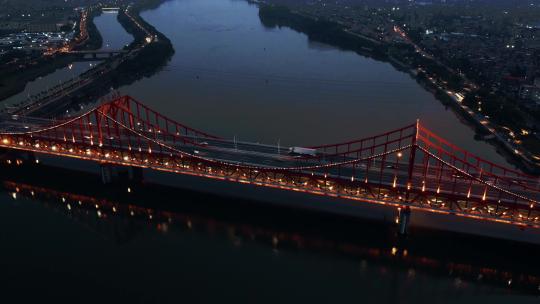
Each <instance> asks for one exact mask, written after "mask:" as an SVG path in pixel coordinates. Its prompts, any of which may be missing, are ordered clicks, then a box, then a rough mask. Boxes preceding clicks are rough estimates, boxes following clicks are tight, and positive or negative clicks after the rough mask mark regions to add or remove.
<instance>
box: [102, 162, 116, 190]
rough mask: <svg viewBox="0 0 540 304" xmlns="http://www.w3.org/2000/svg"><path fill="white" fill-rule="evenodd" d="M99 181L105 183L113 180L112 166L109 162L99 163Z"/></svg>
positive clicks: (110, 182) (107, 183)
mask: <svg viewBox="0 0 540 304" xmlns="http://www.w3.org/2000/svg"><path fill="white" fill-rule="evenodd" d="M101 182H102V183H103V184H105V185H109V184H112V182H113V168H112V166H111V165H109V164H101Z"/></svg>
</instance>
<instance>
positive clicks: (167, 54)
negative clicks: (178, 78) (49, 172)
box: [17, 0, 174, 117]
mask: <svg viewBox="0 0 540 304" xmlns="http://www.w3.org/2000/svg"><path fill="white" fill-rule="evenodd" d="M157 2H160V3H161V2H163V0H159V1H153V0H149V1H146V2H139V3H138V4H137V5H134V6H127V7H122V8H121V9H120V10H119V12H118V22H119V23H120V24H121V25H122V27H123V28H124V29H125V30H126V31H127V32H128V33H130V34H131V35H133V37H134V40H133V42H132V43H131V44H130V45H128V46H126V47H125V50H126V51H127V52H125V53H121V54H118V55H116V56H114V57H112V58H108V59H107V60H105V61H104V62H102V63H100V64H99V65H97V66H96V67H95V68H93V69H92V70H89V71H87V72H86V73H85V74H84V75H81V76H83V77H80V78H81V79H80V80H79V81H78V83H77V86H74V87H73V88H71V89H70V90H69V91H68V92H63V94H62V95H59V96H53V97H54V98H46V99H47V100H46V102H43V99H41V100H38V101H36V102H34V103H32V104H31V105H26V106H24V109H21V111H22V112H20V113H21V114H24V115H33V116H36V115H37V116H46V117H49V116H50V117H56V116H58V115H62V113H66V112H70V110H73V111H74V112H76V111H79V110H80V109H81V108H82V107H84V105H85V104H91V103H95V102H96V101H98V100H99V99H100V98H102V97H103V96H106V95H107V94H109V93H110V92H111V90H114V89H116V88H119V87H121V86H124V85H129V84H131V83H133V82H135V81H137V80H139V79H142V78H143V77H150V76H152V75H153V74H154V73H156V72H158V71H159V70H160V69H161V68H162V67H163V66H164V65H166V63H167V62H168V60H169V59H170V58H171V57H172V55H173V54H174V48H173V46H172V43H171V42H170V40H169V39H168V38H167V37H165V36H164V35H163V34H161V33H160V32H159V31H157V30H156V29H155V28H154V27H152V26H151V25H150V24H148V23H147V22H146V21H144V20H143V19H142V18H141V17H140V12H142V11H143V10H146V9H148V8H152V7H154V6H155V5H156V3H157ZM17 113H19V112H17Z"/></svg>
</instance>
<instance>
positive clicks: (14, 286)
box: [0, 0, 539, 303]
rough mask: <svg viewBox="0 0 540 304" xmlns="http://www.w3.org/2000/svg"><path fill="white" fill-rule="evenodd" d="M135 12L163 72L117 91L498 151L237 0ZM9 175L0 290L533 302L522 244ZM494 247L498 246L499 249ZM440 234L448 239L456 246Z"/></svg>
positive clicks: (399, 85)
mask: <svg viewBox="0 0 540 304" xmlns="http://www.w3.org/2000/svg"><path fill="white" fill-rule="evenodd" d="M143 17H144V18H145V19H146V20H147V21H148V22H149V23H151V24H152V25H154V26H155V27H156V28H157V29H158V30H160V31H162V32H163V33H164V34H165V35H166V36H168V37H169V38H170V39H171V40H172V42H173V43H174V47H175V50H176V54H175V55H174V57H173V58H172V61H171V62H170V64H169V65H168V66H167V67H165V69H164V70H163V71H161V72H160V73H158V74H156V75H154V76H153V77H151V78H146V79H143V80H141V81H139V82H137V83H135V84H133V85H131V86H127V87H124V88H121V92H122V93H128V94H130V95H133V96H134V97H135V98H137V99H139V100H141V101H143V102H145V103H147V104H149V105H150V106H152V107H154V108H156V109H157V110H160V111H162V112H163V113H166V114H167V115H169V116H171V117H172V118H175V119H178V120H179V121H182V122H184V123H186V124H189V125H192V126H194V127H197V128H201V129H204V130H207V131H209V132H213V133H216V134H218V135H221V136H225V137H233V136H234V135H236V136H237V137H238V138H240V139H241V140H253V141H260V142H268V143H275V142H276V141H277V140H278V139H279V140H281V143H282V144H284V145H285V144H290V145H303V144H319V143H327V142H334V141H339V140H344V139H350V138H358V137H363V136H367V135H371V134H374V133H378V132H382V131H386V130H387V129H391V128H396V127H400V126H402V125H404V124H409V123H411V122H414V121H415V119H416V118H420V119H421V121H422V122H423V123H425V124H426V125H427V126H429V127H430V128H432V129H433V130H435V131H437V132H439V133H440V134H441V135H443V136H444V137H447V138H448V139H450V140H451V141H453V142H455V143H457V144H459V145H461V146H462V147H464V148H467V149H469V150H471V151H473V152H475V153H477V154H479V155H482V156H484V157H486V158H489V159H492V160H495V161H497V162H500V163H504V160H503V159H502V158H501V157H500V156H498V155H497V154H496V153H495V151H494V149H493V148H492V147H491V146H489V145H487V144H485V143H483V142H477V141H475V140H474V139H473V136H474V134H473V132H472V131H471V130H470V129H469V128H468V127H466V126H464V125H463V124H461V123H460V122H459V120H458V119H457V118H456V117H455V115H454V114H453V113H452V112H451V111H448V110H446V109H445V108H444V107H443V106H442V105H441V104H440V102H438V101H436V100H435V99H434V98H433V96H432V95H431V94H430V93H428V92H425V91H424V90H423V89H422V88H421V87H420V86H419V85H418V84H417V83H416V82H415V81H414V80H413V79H411V78H410V77H409V75H407V74H404V73H401V72H398V71H396V70H395V69H394V68H393V67H392V66H391V65H390V64H387V63H382V62H377V61H374V60H372V59H368V58H364V57H361V56H358V55H357V54H354V53H351V52H344V51H340V50H337V49H335V48H332V47H329V46H326V45H321V44H318V43H314V42H310V41H308V39H307V37H306V36H305V35H303V34H301V33H297V32H294V31H292V30H290V29H288V28H265V27H264V26H263V25H262V24H261V21H260V20H259V17H258V9H257V7H256V6H254V5H250V4H248V3H247V2H244V1H231V0H176V1H169V2H166V3H165V4H163V5H161V6H160V7H159V8H157V9H155V10H151V11H148V12H145V13H144V14H143ZM99 18H100V19H98V20H97V21H96V23H97V25H98V28H99V29H100V30H101V31H102V32H103V36H104V37H108V38H105V40H106V41H110V43H108V44H109V47H112V48H119V47H121V46H122V45H124V44H125V43H128V42H129V39H128V38H129V37H128V38H126V36H124V35H125V32H124V33H122V31H117V30H110V31H109V29H110V28H111V29H112V28H115V27H114V26H113V25H112V24H114V22H116V21H115V20H116V19H115V18H116V16H115V15H110V14H104V15H102V16H101V17H99ZM103 25H106V26H103ZM116 37H118V39H116ZM122 37H123V38H122ZM23 176H25V177H28V178H23V179H19V180H18V181H16V183H12V180H13V179H14V178H13V176H12V175H10V176H9V177H6V176H5V175H4V176H3V177H2V180H3V183H2V185H3V188H4V190H2V191H0V244H1V245H0V249H1V250H0V291H3V292H2V293H0V299H2V298H6V299H10V300H7V301H3V302H5V303H20V302H29V301H32V302H33V303H35V302H36V301H39V302H46V303H49V302H51V303H54V302H55V301H54V300H56V301H61V302H69V303H80V302H86V303H102V302H105V303H107V302H116V303H179V302H185V303H199V302H204V303H217V302H220V303H282V302H287V303H289V302H290V303H309V302H312V303H362V302H364V303H484V302H486V303H487V302H490V303H536V302H537V301H538V300H539V298H538V296H537V294H536V290H537V288H538V287H537V286H532V287H531V286H526V287H523V286H520V287H519V288H518V287H517V283H516V282H518V281H519V282H524V278H527V276H526V275H527V274H528V270H527V267H526V266H525V267H523V265H522V264H525V265H527V264H526V263H527V259H530V258H531V257H529V256H528V255H527V252H528V251H523V256H521V255H520V254H516V253H513V255H514V256H516V257H517V258H515V259H514V260H512V259H501V260H497V259H495V261H498V262H497V263H489V264H486V263H485V259H484V258H483V256H476V255H475V254H476V252H477V251H479V252H483V253H482V255H485V256H487V255H489V256H490V257H497V255H498V254H497V252H498V250H497V249H494V250H493V251H492V252H491V251H490V252H489V253H487V254H486V253H485V252H484V251H482V250H481V249H482V248H485V247H484V245H482V244H483V243H482V244H479V245H478V246H480V247H478V248H476V249H475V247H474V246H472V247H471V246H470V245H468V247H467V248H464V249H463V250H464V251H465V252H461V257H459V258H458V257H456V256H454V255H453V254H452V255H447V254H445V253H444V250H442V251H443V252H441V250H440V249H439V248H430V244H431V243H430V242H429V238H426V240H425V241H426V242H425V243H421V244H425V245H420V246H418V245H417V246H416V248H417V249H416V250H415V249H413V247H414V246H413V247H408V246H407V245H400V244H398V243H396V238H395V235H394V232H393V231H394V230H393V229H388V227H384V226H381V227H378V226H369V225H367V226H366V224H364V223H360V222H357V221H354V220H353V221H352V222H351V223H348V224H344V223H342V221H341V219H334V218H327V217H324V216H321V217H318V216H313V215H303V214H300V215H298V216H293V215H290V212H288V211H283V212H282V211H279V210H278V211H276V210H272V211H269V212H267V211H266V210H265V209H261V208H260V207H258V206H257V205H254V203H253V202H247V203H246V202H244V203H246V206H256V207H249V208H246V210H244V209H243V208H240V207H239V208H232V209H231V208H229V206H235V204H236V203H237V200H235V199H225V198H220V197H215V196H209V195H204V194H193V193H189V195H188V194H186V193H187V192H186V193H184V192H182V191H176V190H172V189H168V188H163V189H162V188H159V189H154V188H149V189H147V190H144V189H142V190H141V192H144V191H146V192H145V193H138V192H135V194H133V195H132V196H128V197H125V193H124V192H125V191H123V193H124V194H123V196H122V195H120V194H118V193H116V192H114V191H113V190H111V189H109V188H104V187H102V186H100V185H99V178H98V177H91V178H87V179H84V178H81V177H79V176H68V175H67V174H66V173H62V172H56V171H53V170H50V169H48V170H40V171H36V172H33V173H32V172H30V173H25V175H23ZM30 177H32V178H30ZM79 201H80V203H79ZM252 203H253V204H252ZM130 204H133V205H130ZM113 207H114V208H115V210H116V211H113V209H112V208H113ZM194 210H195V211H194ZM261 210H263V211H261ZM366 227H372V228H366ZM373 227H375V228H373ZM365 229H368V231H369V229H373V231H372V232H366V230H365ZM356 231H358V233H356ZM444 237H448V236H444ZM436 238H437V236H435V237H434V238H433V240H436ZM439 242H440V241H439ZM473 243H474V241H473ZM490 244H491V245H489V246H493V245H492V244H493V243H490ZM504 244H505V245H504V246H505V247H504V248H501V250H503V251H505V252H507V251H511V250H510V247H511V245H508V243H504ZM434 247H437V246H434ZM452 247H453V248H454V249H453V250H451V251H452V252H459V250H457V249H456V248H459V247H460V243H458V244H455V246H452ZM506 247H509V248H506ZM489 248H491V247H489ZM407 249H408V250H409V251H407ZM464 257H465V258H464ZM520 257H522V258H523V259H521V258H520ZM533 259H534V258H533ZM464 260H465V261H464ZM491 260H493V259H491ZM518 260H521V266H520V267H517V266H515V265H514V262H515V261H518ZM486 265H488V266H489V267H488V266H486ZM533 265H535V266H534V267H536V265H537V264H536V263H534V264H533ZM524 269H525V270H524ZM529 270H531V272H532V273H533V274H534V273H537V272H538V271H536V269H529ZM488 273H496V275H492V276H488V275H487V274H488ZM523 274H525V275H523ZM13 297H17V300H15V301H13V300H11V298H13Z"/></svg>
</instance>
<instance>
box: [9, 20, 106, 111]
mask: <svg viewBox="0 0 540 304" xmlns="http://www.w3.org/2000/svg"><path fill="white" fill-rule="evenodd" d="M99 15H101V13H100V12H97V13H95V12H92V13H91V17H92V18H90V19H89V21H90V22H88V35H89V37H90V38H89V39H88V40H87V41H85V42H84V44H83V45H82V46H81V50H95V49H99V48H101V46H102V44H103V38H102V37H101V33H99V31H98V30H97V27H96V25H95V23H94V18H95V17H97V16H99ZM76 33H77V35H78V33H79V30H77V31H76ZM77 59H78V56H76V55H73V54H64V53H59V54H55V55H53V56H52V57H44V56H42V57H41V58H39V59H37V61H38V63H37V64H35V65H33V66H32V67H30V68H28V67H27V68H26V69H25V70H24V72H22V73H17V71H19V70H20V69H19V67H9V68H7V69H6V70H2V71H0V76H1V77H2V80H3V83H7V85H4V84H3V83H2V84H1V85H0V105H2V102H3V101H4V100H6V99H8V98H10V97H12V96H14V95H17V94H19V93H21V92H24V90H25V89H26V86H27V84H28V83H29V82H32V81H34V80H36V79H38V78H39V77H44V76H46V75H49V74H51V73H54V72H55V71H56V70H58V69H62V68H64V67H67V66H68V65H69V64H71V63H73V62H75V61H77Z"/></svg>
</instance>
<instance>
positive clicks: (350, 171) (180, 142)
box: [0, 115, 540, 200]
mask: <svg viewBox="0 0 540 304" xmlns="http://www.w3.org/2000/svg"><path fill="white" fill-rule="evenodd" d="M53 124H54V123H53ZM48 125H51V121H50V120H48V119H42V118H28V117H24V118H21V117H18V116H16V115H15V116H11V117H9V116H6V115H4V116H3V117H2V116H0V132H3V133H5V132H14V133H18V132H28V131H33V130H39V129H41V128H43V126H48ZM137 131H138V132H140V133H141V134H143V135H144V136H147V137H148V138H152V139H157V140H158V141H159V142H161V143H163V144H164V145H165V146H168V147H172V148H174V149H177V150H178V151H182V152H185V153H187V154H193V155H196V156H198V157H201V158H205V159H211V160H218V161H223V162H227V163H231V164H239V165H248V166H254V167H264V168H297V167H303V166H314V165H320V164H330V163H338V162H351V161H354V160H355V159H354V158H350V157H346V158H344V157H343V156H327V157H323V154H322V153H320V152H319V153H318V156H319V157H317V158H311V159H310V158H309V157H302V156H298V155H297V156H294V155H290V154H289V147H278V146H274V145H265V144H259V143H250V142H239V141H235V140H228V139H209V138H196V137H190V136H180V137H175V140H173V139H172V137H173V135H171V134H168V135H163V134H162V133H158V132H155V130H144V129H143V128H142V127H139V128H138V130H137ZM74 132H76V133H77V134H80V133H79V131H78V130H77V131H74ZM97 133H98V132H97V130H96V128H95V127H94V130H92V132H91V133H90V131H89V130H85V131H83V133H82V135H83V137H84V138H86V140H87V141H88V142H90V141H91V140H94V141H96V139H95V138H96V134H97ZM103 134H107V131H106V130H105V129H103ZM121 134H124V135H122V138H121V140H120V141H118V138H115V135H111V137H110V138H108V137H107V136H105V135H104V138H103V145H104V146H105V147H109V148H112V149H117V150H122V149H124V150H125V145H124V147H121V146H119V144H118V142H123V143H127V142H130V143H131V144H132V145H133V146H134V148H135V149H137V148H136V146H135V144H134V141H133V137H127V136H126V133H125V130H124V131H123V132H121ZM70 137H71V135H69V134H67V138H68V140H69V138H70ZM124 137H125V138H124ZM34 138H36V139H40V140H43V141H44V142H46V141H48V140H55V138H53V137H44V136H42V135H41V136H35V137H34ZM56 139H57V138H56ZM184 140H186V141H187V143H184ZM113 141H114V143H112V144H110V143H109V142H113ZM95 145H97V143H96V144H95ZM141 149H142V150H147V149H148V147H147V146H141ZM153 149H154V150H155V147H154V148H153ZM163 149H164V151H167V152H164V154H168V153H169V152H168V149H166V148H163ZM153 153H154V154H158V153H159V151H153ZM400 156H401V154H400V153H398V152H397V151H396V152H395V153H392V155H388V158H387V159H388V160H387V161H386V162H385V163H382V161H381V160H380V158H379V159H375V158H374V159H372V160H363V161H361V162H359V163H356V164H355V165H352V164H348V165H342V166H339V168H338V167H330V168H328V169H326V171H324V173H323V174H327V176H329V177H337V178H342V179H349V180H358V181H361V180H366V178H367V180H369V181H376V182H377V183H380V184H383V185H386V186H388V187H392V186H393V185H398V186H404V185H406V184H407V182H408V170H409V168H408V165H407V161H408V159H401V158H400ZM403 158H404V157H403ZM398 159H399V161H397V160H398ZM297 171H298V172H303V173H307V174H311V173H312V172H313V171H315V172H316V173H317V172H318V174H319V175H320V174H321V170H320V169H318V170H310V169H303V170H297ZM462 178H463V177H462V176H459V175H456V174H453V173H452V172H451V171H449V170H446V171H443V172H442V174H440V173H439V172H438V171H437V168H436V167H435V166H433V168H429V169H428V170H427V171H426V172H425V173H424V172H423V169H422V166H421V164H416V165H415V169H414V173H413V178H412V180H411V183H413V184H415V185H422V184H425V190H426V191H433V192H435V191H437V190H439V192H450V191H451V190H454V191H457V192H461V193H468V192H469V191H470V189H471V185H470V181H468V180H465V179H462ZM484 179H487V177H486V178H484ZM512 182H513V183H514V184H513V185H508V184H505V185H501V186H506V187H512V186H515V187H514V189H512V191H513V192H514V193H518V194H522V195H528V196H530V194H531V193H530V192H526V191H524V189H520V188H522V187H520V184H519V183H522V182H523V181H521V180H516V179H514V180H513V181H512ZM488 183H490V184H491V185H494V184H495V183H494V181H492V180H491V181H490V180H488ZM499 184H500V183H496V185H499ZM449 185H450V186H449ZM528 185H530V186H532V187H535V188H536V187H538V185H534V184H533V185H531V184H530V183H528ZM449 187H452V189H449ZM437 188H439V189H437ZM485 188H487V187H478V186H476V187H474V186H473V188H472V189H471V196H475V197H481V196H482V195H483V194H484V189H485ZM491 194H493V197H491ZM536 194H538V193H536ZM496 195H498V193H496V192H495V191H492V190H490V189H488V190H487V193H486V197H487V198H492V199H495V200H496V199H497V197H495V196H496ZM530 198H531V199H535V200H538V199H540V197H539V196H538V195H537V196H536V197H530Z"/></svg>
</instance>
